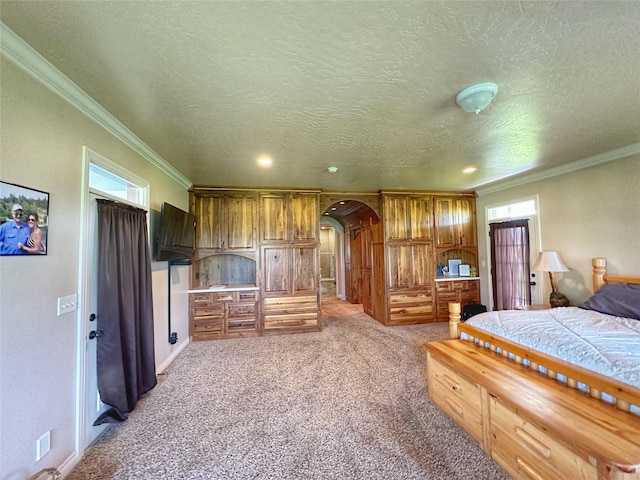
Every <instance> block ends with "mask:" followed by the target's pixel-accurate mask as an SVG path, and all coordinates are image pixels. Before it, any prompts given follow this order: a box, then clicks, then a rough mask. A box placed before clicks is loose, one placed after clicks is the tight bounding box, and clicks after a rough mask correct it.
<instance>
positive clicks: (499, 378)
mask: <svg viewBox="0 0 640 480" xmlns="http://www.w3.org/2000/svg"><path fill="white" fill-rule="evenodd" d="M425 346H426V349H427V354H428V356H427V383H428V392H429V397H430V398H431V400H432V401H433V402H434V403H435V404H436V405H438V406H439V407H440V408H441V409H442V410H443V411H444V412H445V413H446V414H447V415H449V416H450V417H451V418H452V419H453V420H455V421H456V422H457V423H458V424H459V425H460V426H461V427H462V428H463V429H464V430H465V431H466V432H467V433H468V434H469V435H470V436H471V437H472V438H474V439H475V440H477V441H478V442H479V444H480V445H481V446H482V448H483V449H484V450H485V451H486V452H487V453H489V454H490V455H491V456H492V458H493V459H494V460H496V461H497V462H498V463H499V464H500V465H501V466H502V467H503V468H504V469H505V470H506V471H507V472H508V473H509V474H510V475H511V476H512V477H513V478H514V479H516V480H525V479H526V480H531V479H532V478H535V479H538V480H557V479H574V478H576V479H577V478H580V479H583V480H640V418H638V417H637V416H635V415H632V414H630V413H628V412H623V411H620V410H618V409H616V408H612V407H610V406H607V405H604V404H603V403H602V402H600V401H598V400H596V399H594V398H590V397H589V396H588V395H585V394H583V393H582V392H580V391H578V390H574V389H568V388H566V387H565V386H562V385H561V384H559V383H558V382H556V381H553V380H551V379H550V378H547V377H546V376H542V375H539V374H537V373H535V372H533V371H532V370H531V369H528V368H525V367H523V365H522V364H516V363H515V362H513V361H511V360H508V359H507V358H504V357H503V356H502V355H496V354H493V353H492V352H491V351H489V350H488V349H484V348H481V347H479V346H477V345H475V344H474V343H470V342H465V341H463V340H448V341H443V342H430V343H427V344H426V345H425Z"/></svg>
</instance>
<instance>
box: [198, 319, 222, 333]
mask: <svg viewBox="0 0 640 480" xmlns="http://www.w3.org/2000/svg"><path fill="white" fill-rule="evenodd" d="M222 324H223V322H222V318H213V317H202V318H198V319H195V320H193V321H192V323H191V325H192V327H193V333H194V334H198V333H220V332H222Z"/></svg>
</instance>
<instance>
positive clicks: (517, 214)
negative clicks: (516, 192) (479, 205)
mask: <svg viewBox="0 0 640 480" xmlns="http://www.w3.org/2000/svg"><path fill="white" fill-rule="evenodd" d="M535 214H536V202H535V200H534V199H533V198H531V199H529V200H523V201H521V202H516V203H510V204H508V205H500V206H497V207H489V208H487V219H488V220H489V221H492V220H500V219H505V218H526V217H531V216H533V215H535Z"/></svg>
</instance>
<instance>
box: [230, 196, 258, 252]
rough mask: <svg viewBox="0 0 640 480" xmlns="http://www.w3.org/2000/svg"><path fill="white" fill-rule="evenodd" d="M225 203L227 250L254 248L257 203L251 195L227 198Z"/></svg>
mask: <svg viewBox="0 0 640 480" xmlns="http://www.w3.org/2000/svg"><path fill="white" fill-rule="evenodd" d="M226 201H227V202H226V203H227V230H228V243H227V249H228V250H254V249H255V248H256V229H255V225H256V216H257V202H256V198H255V196H253V195H249V196H235V195H234V196H229V197H227V198H226Z"/></svg>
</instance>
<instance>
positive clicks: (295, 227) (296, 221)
mask: <svg viewBox="0 0 640 480" xmlns="http://www.w3.org/2000/svg"><path fill="white" fill-rule="evenodd" d="M319 201H320V197H319V196H318V195H316V194H304V195H302V194H294V195H291V199H290V204H289V206H290V209H291V226H292V229H291V237H290V238H291V240H293V241H294V242H299V241H305V242H312V241H317V240H318V235H319V234H318V229H319V228H320V215H319V214H318V209H319V205H318V204H319Z"/></svg>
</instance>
